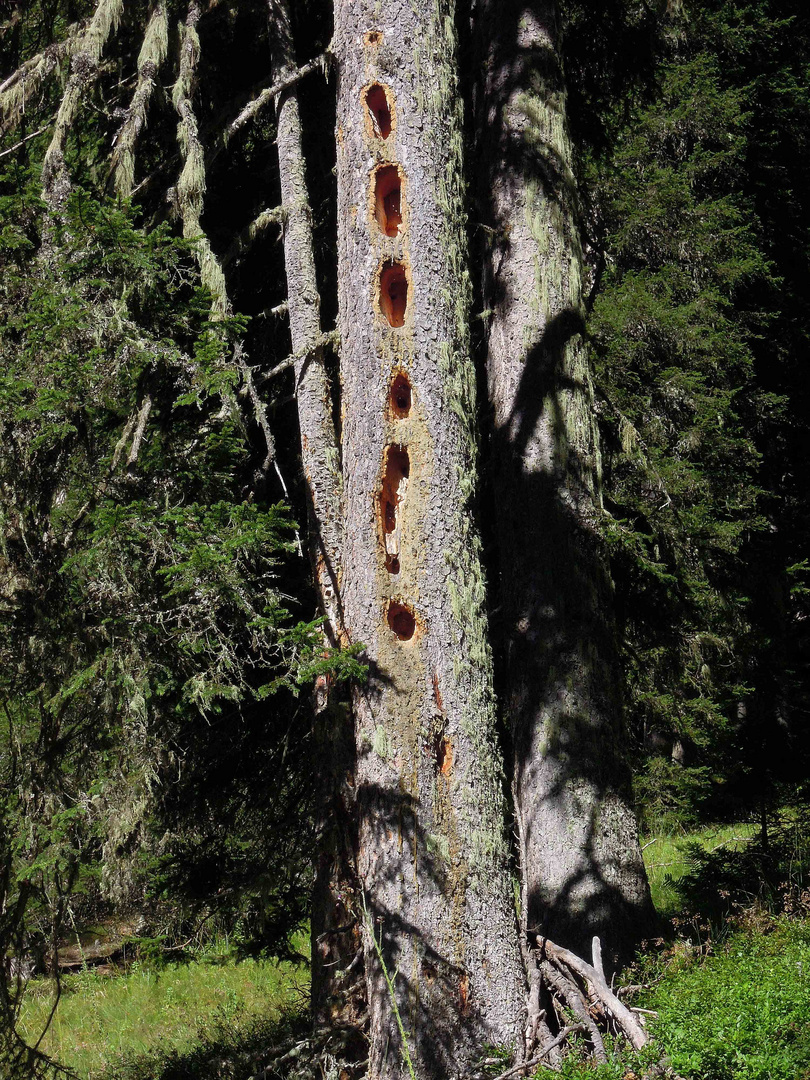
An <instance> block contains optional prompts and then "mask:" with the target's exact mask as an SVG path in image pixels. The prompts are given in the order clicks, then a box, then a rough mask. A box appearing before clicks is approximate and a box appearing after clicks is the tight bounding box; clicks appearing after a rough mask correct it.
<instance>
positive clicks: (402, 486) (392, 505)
mask: <svg viewBox="0 0 810 1080" xmlns="http://www.w3.org/2000/svg"><path fill="white" fill-rule="evenodd" d="M410 473H411V462H410V458H409V457H408V451H407V450H406V449H405V447H404V446H389V447H387V448H386V451H385V465H384V468H383V480H382V487H381V489H380V516H381V517H382V525H383V538H384V542H385V555H386V566H387V567H388V569H389V570H390V571H391V573H395V574H398V573H399V554H400V534H401V530H402V515H401V511H400V507H401V504H402V502H403V500H404V498H405V493H406V491H407V490H408V477H409V476H410Z"/></svg>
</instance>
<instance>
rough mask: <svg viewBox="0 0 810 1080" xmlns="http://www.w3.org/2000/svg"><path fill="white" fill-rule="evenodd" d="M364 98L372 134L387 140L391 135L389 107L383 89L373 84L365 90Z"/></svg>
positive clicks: (377, 84)
mask: <svg viewBox="0 0 810 1080" xmlns="http://www.w3.org/2000/svg"><path fill="white" fill-rule="evenodd" d="M365 97H366V108H367V109H368V113H369V116H370V117H371V127H372V130H373V132H374V134H375V135H379V137H380V138H381V139H387V138H388V136H389V135H390V134H391V106H390V105H389V104H388V94H386V92H385V87H383V86H380V84H379V83H374V84H373V85H372V86H370V87H369V88H368V90H366V94H365Z"/></svg>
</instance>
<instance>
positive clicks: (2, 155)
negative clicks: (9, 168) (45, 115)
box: [0, 116, 54, 158]
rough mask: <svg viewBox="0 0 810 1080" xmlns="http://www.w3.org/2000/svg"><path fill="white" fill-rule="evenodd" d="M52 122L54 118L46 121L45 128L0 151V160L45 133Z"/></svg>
mask: <svg viewBox="0 0 810 1080" xmlns="http://www.w3.org/2000/svg"><path fill="white" fill-rule="evenodd" d="M53 120H54V117H53V116H52V117H51V119H50V120H49V121H48V123H47V124H46V125H45V127H41V128H39V129H38V130H37V131H32V132H31V134H30V135H26V136H25V138H24V139H20V141H19V142H17V143H14V145H13V146H9V147H8V149H7V150H3V151H0V158H3V157H5V156H6V154H13V153H14V151H15V150H19V149H20V147H21V146H25V144H26V143H27V142H30V141H31V140H32V139H35V138H36V137H37V135H41V134H42V133H43V132H45V131H47V130H48V128H49V127H50V126H51V124H52V123H53Z"/></svg>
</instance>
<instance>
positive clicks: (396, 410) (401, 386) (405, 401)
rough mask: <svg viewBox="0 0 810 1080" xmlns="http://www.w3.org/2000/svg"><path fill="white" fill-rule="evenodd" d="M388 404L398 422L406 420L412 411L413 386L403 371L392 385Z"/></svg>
mask: <svg viewBox="0 0 810 1080" xmlns="http://www.w3.org/2000/svg"><path fill="white" fill-rule="evenodd" d="M388 403H389V405H390V406H391V412H392V414H393V415H394V416H395V417H396V418H397V420H404V419H405V418H406V417H407V416H408V414H409V413H410V411H411V384H410V382H409V381H408V376H407V375H406V374H405V373H404V372H403V371H400V372H399V373H398V374H397V375H396V376H395V378H394V380H393V382H392V383H391V389H390V391H389V394H388Z"/></svg>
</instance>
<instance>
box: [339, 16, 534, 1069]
mask: <svg viewBox="0 0 810 1080" xmlns="http://www.w3.org/2000/svg"><path fill="white" fill-rule="evenodd" d="M452 28H453V12H452V10H451V7H450V5H448V4H446V3H441V4H437V5H435V6H434V3H433V2H432V0H431V2H428V3H426V4H423V5H416V4H411V3H410V2H408V0H399V2H393V3H391V4H389V5H387V6H386V7H385V8H384V9H380V7H379V5H377V4H376V3H373V2H372V0H341V2H339V3H338V4H337V21H336V29H335V51H336V55H337V59H338V72H339V85H338V115H337V125H338V126H337V147H338V221H339V236H338V257H339V282H340V324H341V335H342V351H341V378H342V386H343V401H342V416H343V468H344V497H345V511H346V522H347V536H346V546H345V561H344V582H343V590H342V596H343V606H344V617H345V620H346V626H347V628H348V630H349V632H350V634H351V637H352V639H353V640H357V641H362V642H364V644H365V645H366V647H367V653H368V659H369V662H370V664H371V679H370V682H369V684H368V685H367V686H365V687H363V688H362V689H361V690H360V691H358V693H357V695H356V700H355V723H356V739H357V777H356V783H357V806H358V817H359V828H360V842H359V871H360V876H361V881H362V886H363V889H364V894H365V897H366V902H367V905H368V920H367V924H366V958H365V959H366V978H367V984H368V993H369V1010H370V1016H371V1029H370V1038H371V1046H370V1057H369V1067H370V1075H371V1076H372V1077H380V1076H386V1077H397V1076H401V1075H403V1074H405V1067H404V1065H403V1061H402V1058H403V1047H402V1045H401V1040H400V1034H399V1031H398V1027H397V1024H396V1022H395V1017H394V1016H393V1011H392V1001H391V999H390V995H389V990H388V988H387V986H386V982H385V979H384V977H383V972H382V969H381V964H380V962H379V959H378V956H377V952H376V949H375V947H374V943H373V941H372V938H371V934H372V933H373V934H374V935H376V939H377V941H378V942H379V943H380V944H381V951H382V955H383V957H384V960H385V964H386V966H387V969H388V972H389V974H390V975H391V976H392V978H393V981H394V994H395V996H396V1002H397V1006H398V1009H399V1013H400V1015H401V1019H402V1023H403V1025H404V1029H405V1031H406V1032H407V1033H408V1034H407V1041H408V1046H409V1050H410V1054H411V1057H412V1059H413V1061H414V1065H415V1068H416V1072H417V1074H418V1075H419V1076H420V1077H430V1076H436V1077H439V1076H441V1077H451V1076H458V1075H461V1074H464V1073H468V1072H469V1069H470V1067H471V1065H472V1064H473V1063H474V1061H475V1060H476V1059H477V1058H478V1057H480V1056H481V1054H482V1052H483V1048H484V1046H485V1044H487V1043H489V1044H501V1045H506V1046H509V1047H511V1048H514V1047H517V1045H518V1043H519V1036H520V1034H521V1029H522V1023H523V1013H524V1011H525V1005H524V1001H523V975H522V969H521V959H520V952H519V947H518V939H517V934H516V925H515V911H514V904H513V901H512V896H511V886H510V877H509V872H508V850H507V842H506V838H505V835H504V827H503V821H504V806H503V796H502V776H501V769H500V766H499V756H498V750H497V740H496V738H495V730H494V706H493V694H492V685H491V658H490V653H489V646H488V643H487V626H486V619H485V613H484V584H483V578H482V573H481V566H480V558H479V555H480V552H479V542H478V538H477V534H476V532H475V528H474V525H473V523H472V517H471V500H472V498H473V494H474V492H473V487H474V478H475V475H476V462H475V445H474V439H473V428H474V420H475V405H474V396H475V385H474V373H473V369H472V365H471V362H470V357H469V350H468V342H467V329H466V327H467V319H468V293H469V288H468V284H469V283H468V277H467V272H466V268H465V267H466V263H465V257H464V256H465V252H464V245H463V228H464V219H463V213H462V205H463V204H462V198H461V187H460V156H461V153H460V151H461V130H460V127H461V125H460V117H459V115H458V113H457V109H458V101H459V98H458V92H457V87H456V81H455V69H454V63H455V60H454V54H455V43H454V41H453V29H452ZM395 972H396V975H395Z"/></svg>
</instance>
